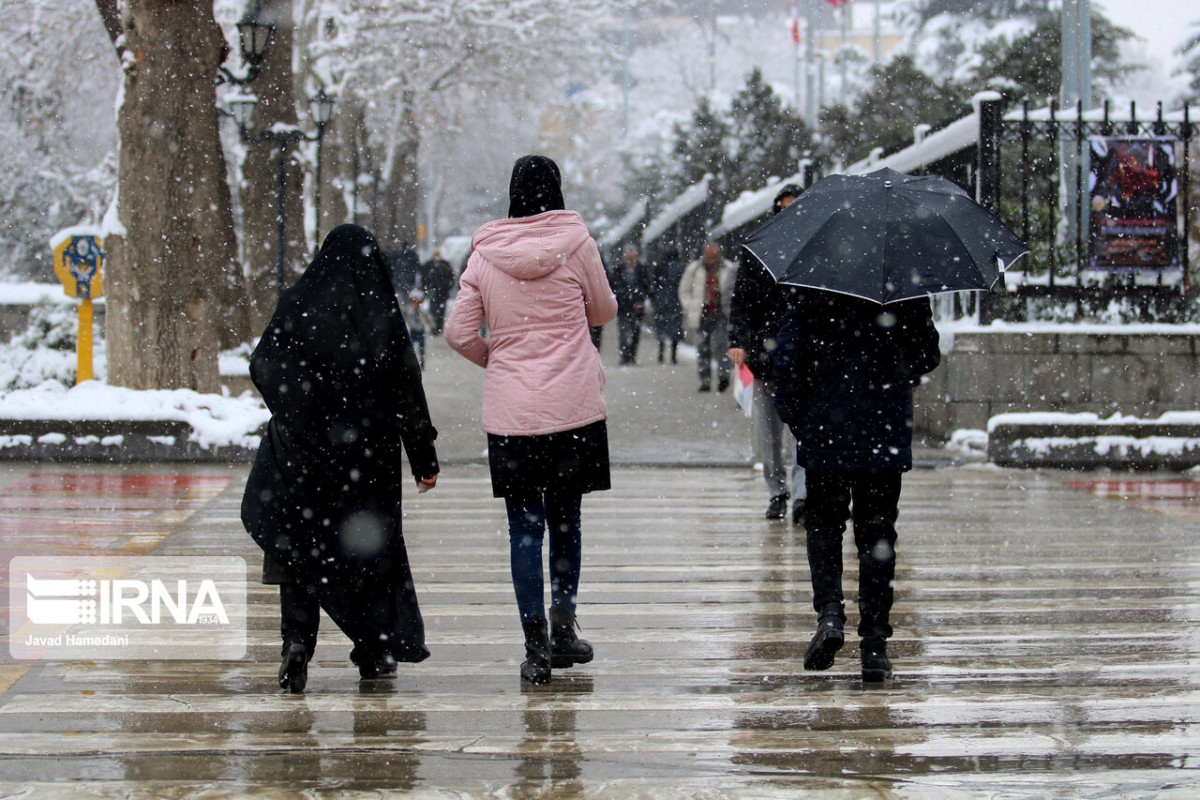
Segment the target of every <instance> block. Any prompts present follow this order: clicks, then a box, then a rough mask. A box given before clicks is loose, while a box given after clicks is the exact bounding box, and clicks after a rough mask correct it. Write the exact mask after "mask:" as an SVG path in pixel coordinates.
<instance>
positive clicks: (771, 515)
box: [763, 494, 788, 519]
mask: <svg viewBox="0 0 1200 800" xmlns="http://www.w3.org/2000/svg"><path fill="white" fill-rule="evenodd" d="M787 501H788V496H787V495H786V494H777V495H775V496H774V497H772V498H771V502H770V503H769V504H768V505H767V513H766V514H764V515H763V516H765V517H766V518H767V519H783V518H784V517H785V516H786V515H787Z"/></svg>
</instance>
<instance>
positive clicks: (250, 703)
mask: <svg viewBox="0 0 1200 800" xmlns="http://www.w3.org/2000/svg"><path fill="white" fill-rule="evenodd" d="M7 469H8V470H9V471H10V472H11V471H12V470H15V469H18V468H13V467H10V468H7ZM97 469H99V471H100V472H103V469H101V468H97ZM55 471H56V469H55V468H47V467H42V468H40V469H39V470H38V476H37V477H36V478H34V477H26V478H22V477H21V476H19V475H18V476H16V478H13V475H12V474H9V475H7V478H6V479H7V487H8V488H11V487H13V486H32V485H33V483H30V482H29V481H34V480H36V481H39V482H47V483H46V484H45V485H52V483H53V480H52V479H51V478H49V477H47V476H48V475H49V474H51V473H54V472H55ZM68 472H71V470H66V469H64V470H62V473H63V476H64V477H62V479H61V481H60V485H66V484H67V478H66V477H65V476H66V474H67V473H68ZM196 475H197V476H202V477H203V476H206V475H207V476H208V477H217V478H219V477H220V474H219V473H204V472H198V473H196ZM1077 477H1078V476H1068V475H1064V474H1055V473H1030V472H1022V473H1017V472H1007V471H1003V470H997V469H992V468H987V467H970V468H956V469H939V470H921V471H917V472H914V473H911V474H910V475H909V476H907V477H906V479H905V494H904V497H903V499H902V503H901V519H900V525H899V527H900V540H899V544H898V548H897V549H898V553H899V557H900V570H899V573H898V578H897V606H896V616H895V620H894V622H895V626H896V637H895V639H894V641H893V647H892V650H893V658H894V661H895V662H896V670H897V676H896V678H895V679H894V680H893V681H892V682H890V683H888V684H885V685H883V686H881V687H864V686H863V684H862V682H861V680H860V679H859V676H858V672H857V666H858V665H857V661H856V658H855V656H856V654H857V641H856V640H855V637H854V636H850V637H849V641H848V643H847V647H846V649H845V650H843V651H842V653H840V654H839V657H838V660H837V662H836V664H835V665H834V667H833V669H832V670H830V671H829V672H826V673H806V672H804V670H803V668H802V666H801V663H800V661H801V656H802V653H803V650H804V647H805V645H806V644H807V641H808V637H809V634H810V632H811V630H812V626H813V619H812V617H813V614H812V611H811V606H810V603H809V589H808V567H807V563H806V559H805V550H804V536H803V530H802V529H799V528H793V527H791V526H790V525H787V524H785V523H779V522H767V521H765V520H763V519H761V508H760V506H761V505H763V499H764V498H763V497H762V496H761V495H762V489H761V481H760V479H759V478H758V477H757V476H756V475H754V473H753V472H751V471H750V470H746V469H734V468H722V469H708V470H689V469H669V468H621V469H618V470H616V471H615V473H614V484H615V485H614V490H613V491H612V492H611V493H608V494H605V495H597V496H594V497H589V498H587V499H586V500H585V503H584V508H585V513H584V537H585V547H584V573H583V583H582V587H581V606H580V623H581V625H582V626H583V635H584V636H585V637H586V638H588V639H589V640H590V641H592V643H593V644H594V645H595V646H596V648H597V657H596V660H595V661H594V662H592V663H591V664H589V665H587V666H585V667H579V668H575V669H572V670H564V671H557V672H556V673H555V677H554V680H553V682H552V683H551V684H550V685H548V686H545V687H529V686H522V685H521V683H520V681H519V679H518V677H517V665H518V663H519V661H520V659H521V658H522V649H521V644H520V642H521V634H520V629H519V626H518V624H517V621H516V613H515V610H514V608H513V601H512V589H511V586H510V584H509V577H508V562H507V535H506V530H505V522H504V511H503V506H502V504H501V503H500V501H497V500H494V499H492V498H491V496H490V491H489V485H488V479H487V473H486V470H485V469H484V468H482V467H479V466H463V467H457V468H454V469H449V470H447V472H446V474H445V475H444V476H443V480H442V481H441V482H439V486H438V489H437V491H436V492H433V493H430V494H428V495H421V496H419V497H417V496H415V495H413V496H410V497H408V498H406V519H405V526H406V537H407V540H408V544H409V548H410V555H411V557H412V561H413V567H414V571H415V573H416V575H417V579H418V586H417V589H418V593H419V594H420V597H421V602H422V607H423V610H424V612H425V621H426V625H427V628H428V631H429V646H430V650H431V651H432V652H433V656H432V657H431V658H430V659H429V660H428V661H425V662H423V663H421V664H418V665H408V664H405V665H401V668H400V673H399V675H398V676H397V677H396V678H395V679H394V680H388V681H367V682H360V681H359V680H358V675H357V671H356V670H355V669H354V667H353V666H352V665H351V664H350V663H349V661H348V660H347V654H348V651H349V643H348V642H347V641H346V640H345V639H344V638H343V637H342V636H341V635H340V634H339V633H337V631H336V629H335V628H334V627H333V626H332V625H331V624H329V623H328V621H327V620H326V621H324V622H323V626H322V632H321V639H320V643H319V646H318V650H317V656H316V660H315V661H314V663H313V666H312V670H311V672H310V678H309V687H308V693H307V694H304V695H300V696H293V695H286V694H282V693H280V692H279V690H278V689H277V688H275V680H274V679H275V668H276V659H277V653H278V645H277V641H276V637H277V633H276V630H277V606H276V597H275V594H274V589H273V588H272V587H264V586H260V585H258V584H257V583H252V584H251V585H250V586H249V592H250V597H251V604H252V605H251V617H250V627H251V632H250V654H249V657H248V658H247V659H246V660H243V661H240V662H215V661H201V662H194V663H189V662H146V663H135V662H109V663H99V662H98V663H46V664H32V665H28V669H25V668H26V666H27V665H23V664H17V665H11V666H12V668H13V669H20V670H24V672H23V674H20V675H19V677H18V678H17V679H15V683H13V684H12V686H11V687H9V688H7V690H4V691H3V694H2V696H0V731H3V736H0V791H2V792H3V793H4V794H11V793H17V792H26V791H30V792H36V793H39V794H43V795H45V794H49V795H55V794H59V795H62V796H76V795H78V794H88V793H92V794H112V793H121V792H126V791H127V792H129V793H130V794H132V795H135V796H145V797H157V796H174V797H185V796H199V795H202V794H206V793H216V794H226V795H232V796H236V795H241V794H251V793H262V794H264V795H270V794H273V793H276V792H285V791H286V792H302V791H306V790H311V791H313V792H330V793H338V792H355V791H369V792H377V793H384V792H394V793H408V792H411V793H414V794H418V795H421V796H431V797H439V796H443V797H451V796H453V797H462V796H470V797H477V796H495V797H518V798H525V797H576V796H581V795H583V796H602V797H604V796H612V797H626V796H630V795H636V796H644V797H656V798H657V797H679V798H683V797H727V796H740V797H755V798H758V797H767V798H772V797H779V798H782V797H796V796H800V795H802V794H804V795H807V794H809V793H814V794H819V796H822V797H836V798H840V797H847V798H851V797H854V798H858V797H868V796H869V797H897V798H909V797H938V798H941V797H964V798H966V797H1005V798H1008V797H1030V798H1032V797H1046V796H1056V797H1077V796H1087V797H1092V796H1111V797H1151V796H1153V797H1192V796H1197V793H1200V773H1198V772H1197V766H1198V765H1200V658H1198V653H1200V613H1198V610H1200V524H1198V523H1197V522H1196V521H1195V519H1194V518H1192V517H1189V516H1187V515H1186V514H1185V515H1179V514H1174V513H1160V512H1161V508H1160V506H1159V500H1161V499H1162V498H1164V497H1166V498H1182V497H1190V498H1195V497H1196V496H1197V494H1196V493H1195V492H1194V491H1193V490H1194V486H1192V485H1188V484H1189V482H1188V481H1181V480H1179V478H1178V476H1175V477H1166V478H1164V479H1162V481H1161V482H1162V484H1163V485H1162V486H1156V485H1155V484H1157V483H1158V482H1159V481H1158V480H1156V478H1155V477H1154V476H1139V478H1138V480H1137V481H1135V483H1136V484H1137V486H1136V487H1134V488H1131V487H1126V486H1123V485H1122V486H1121V488H1117V489H1112V488H1109V487H1107V486H1099V485H1096V486H1094V485H1092V484H1088V485H1087V486H1084V485H1081V484H1080V482H1079V481H1078V480H1077ZM23 481H24V482H23ZM97 485H100V484H97ZM104 485H105V486H106V487H107V488H105V489H104V490H103V491H102V492H100V495H99V496H98V497H97V498H94V499H92V500H90V501H89V502H92V503H93V504H94V507H96V508H102V509H105V510H104V512H103V513H102V514H99V515H93V516H94V517H100V518H107V519H109V520H110V521H112V529H111V530H110V531H109V532H108V533H106V534H104V535H103V536H101V537H100V538H98V539H97V540H96V546H97V548H98V549H100V550H103V549H104V548H106V547H115V548H118V549H119V548H121V547H122V546H123V543H122V542H123V540H122V539H121V538H120V536H119V529H120V528H121V521H126V522H129V521H130V520H132V521H133V522H129V524H130V525H131V526H133V527H134V528H136V529H138V530H147V531H148V530H150V529H152V528H153V529H155V530H159V531H162V532H163V533H161V534H160V536H159V539H160V543H159V544H158V545H157V546H156V547H155V548H154V553H155V555H171V554H188V555H205V554H210V555H240V556H242V557H245V558H246V559H247V560H248V561H249V562H250V564H251V568H250V574H251V575H252V576H253V575H256V574H257V564H258V560H257V558H258V557H257V555H256V553H255V551H254V548H253V545H252V543H251V542H250V540H249V539H248V538H247V537H246V536H245V534H244V533H243V532H242V530H241V526H240V523H239V521H238V505H239V503H240V479H239V478H235V479H234V480H232V481H229V482H228V485H226V486H225V488H224V490H223V491H220V493H219V494H216V492H215V491H212V487H209V489H206V490H204V493H202V494H185V495H178V496H177V499H176V500H175V501H172V502H175V503H176V506H174V507H175V508H176V509H177V512H171V513H177V514H178V518H177V519H176V520H175V521H172V522H170V523H169V524H167V523H162V521H161V519H162V518H161V516H160V517H159V518H158V521H157V522H155V523H154V525H150V524H142V522H138V521H137V520H141V519H142V517H140V516H139V514H143V513H145V514H152V515H153V514H161V513H163V512H161V511H152V510H149V509H150V507H151V506H153V505H154V504H155V503H160V504H161V503H166V502H167V500H166V498H168V497H169V496H171V495H172V492H173V491H174V490H173V489H167V488H162V487H160V488H159V489H157V490H154V491H147V490H146V489H145V487H141V488H139V487H138V486H136V485H135V484H131V483H129V482H127V481H126V482H124V483H122V482H120V481H118V482H116V483H109V484H104ZM193 490H196V487H195V486H193ZM217 490H218V491H219V488H218V489H217ZM189 491H192V490H189ZM196 491H199V490H196ZM57 494H60V495H68V496H70V493H69V492H65V491H62V492H59V493H57ZM214 495H215V496H214ZM54 496H56V493H54V492H51V493H49V494H48V495H47V497H50V498H52V497H54ZM179 497H183V498H184V499H183V500H180V499H179ZM13 498H18V499H13ZM34 498H35V494H34V493H31V492H29V491H27V490H22V491H21V492H18V493H14V494H12V495H7V494H6V495H5V500H4V505H3V508H4V510H5V513H6V514H7V513H9V512H10V511H11V510H12V508H13V505H14V504H15V505H18V506H20V513H21V514H24V515H26V518H28V519H42V518H43V511H40V510H39V509H38V507H37V502H36V500H35V499H34ZM1114 498H1115V499H1114ZM1129 498H1136V500H1135V501H1131V500H1129ZM1147 499H1149V500H1147ZM185 500H186V502H184V501H185ZM193 500H194V501H195V503H196V507H195V508H191V506H187V503H190V502H192V501H193ZM47 502H51V501H49V500H48V501H47ZM64 502H68V501H64ZM1172 502H1174V499H1172ZM69 503H74V501H73V500H72V501H69ZM69 503H68V504H69ZM179 503H183V505H178V504H179ZM143 504H145V505H143ZM1181 505H1182V506H1184V507H1185V508H1191V506H1189V505H1188V503H1187V502H1184V503H1181ZM185 506H186V508H185ZM57 508H58V511H54V512H53V513H52V509H51V508H50V506H47V507H46V508H45V509H44V517H45V518H51V517H54V516H55V514H58V515H60V516H59V517H56V518H61V517H62V515H65V514H67V513H69V514H76V513H78V514H79V515H80V517H85V516H86V515H87V514H86V503H85V502H82V501H81V502H79V503H78V504H77V507H73V508H72V509H71V510H70V511H69V512H68V511H64V510H63V509H64V508H66V505H64V504H63V503H60V504H59V505H58V506H57ZM187 509H190V511H189V513H188V514H185V513H184V510H187ZM110 510H112V513H109V511H110ZM1188 513H1190V512H1188ZM189 514H190V515H189ZM135 523H136V524H135ZM66 527H69V526H64V528H66ZM168 534H169V535H168ZM71 535H72V536H81V535H82V534H80V533H79V530H76V531H75V532H74V533H72V534H71ZM164 537H165V538H164ZM4 541H5V546H6V547H10V548H11V547H13V546H14V543H16V542H18V541H19V537H18V536H16V535H15V533H14V531H13V529H6V532H5V540H4ZM83 541H86V540H85V539H74V540H68V546H69V547H74V546H76V545H77V544H80V543H81V542H83ZM847 553H849V551H847ZM853 563H854V560H853V559H852V558H848V559H847V566H848V574H847V585H848V586H849V587H853V586H854V580H855V578H856V575H855V573H854V570H853ZM855 617H856V614H855V612H854V611H853V610H851V620H852V622H853V621H854V620H855ZM851 629H852V627H851ZM5 674H6V673H5V672H3V671H2V669H0V690H3V689H4V679H5ZM67 781H70V782H71V783H66V782H67Z"/></svg>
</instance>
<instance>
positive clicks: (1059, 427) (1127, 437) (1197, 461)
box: [988, 422, 1200, 470]
mask: <svg viewBox="0 0 1200 800" xmlns="http://www.w3.org/2000/svg"><path fill="white" fill-rule="evenodd" d="M988 460H989V461H991V462H992V463H994V464H996V465H997V466H1001V467H1024V468H1029V467H1051V468H1056V469H1083V470H1091V469H1102V468H1108V469H1116V470H1152V469H1165V470H1186V469H1191V468H1192V467H1195V466H1200V425H1191V424H1178V423H1157V422H1121V423H1112V424H1104V423H1102V422H1099V423H1082V424H1070V423H1063V424H1052V423H1051V424H1047V423H1029V424H1022V423H1000V424H997V425H996V426H994V427H993V428H992V429H991V430H990V431H989V432H988Z"/></svg>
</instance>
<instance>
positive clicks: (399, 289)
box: [384, 242, 421, 298]
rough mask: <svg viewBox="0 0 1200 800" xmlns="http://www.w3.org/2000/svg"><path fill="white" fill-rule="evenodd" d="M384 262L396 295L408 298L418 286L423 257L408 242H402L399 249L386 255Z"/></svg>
mask: <svg viewBox="0 0 1200 800" xmlns="http://www.w3.org/2000/svg"><path fill="white" fill-rule="evenodd" d="M384 260H385V263H386V264H387V267H388V272H389V274H390V275H391V276H392V283H393V285H395V287H396V294H397V295H399V296H400V297H401V298H405V297H408V293H409V292H411V291H412V290H413V288H414V287H415V286H416V285H417V276H418V275H419V274H420V272H421V257H420V256H419V255H417V251H416V250H414V249H412V248H411V247H410V246H409V244H408V242H401V243H400V246H399V247H398V248H397V249H395V250H392V251H391V252H389V253H386V254H385V255H384Z"/></svg>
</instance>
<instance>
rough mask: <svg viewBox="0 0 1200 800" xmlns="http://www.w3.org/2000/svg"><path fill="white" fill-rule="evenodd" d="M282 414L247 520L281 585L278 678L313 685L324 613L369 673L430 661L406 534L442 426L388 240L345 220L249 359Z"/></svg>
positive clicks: (264, 452)
mask: <svg viewBox="0 0 1200 800" xmlns="http://www.w3.org/2000/svg"><path fill="white" fill-rule="evenodd" d="M250 377H251V379H252V380H253V381H254V385H255V387H256V388H257V389H258V391H259V392H260V393H261V394H262V397H263V400H264V401H265V402H266V404H267V408H269V409H270V411H271V414H272V416H271V420H270V422H269V423H268V424H267V431H266V434H265V435H264V436H263V438H262V443H261V444H260V445H259V448H258V454H257V456H256V457H255V459H254V465H253V467H252V468H251V470H250V476H249V478H248V480H247V481H246V490H245V493H244V495H243V497H242V522H243V523H244V524H245V526H246V530H247V531H248V532H249V533H250V536H251V537H252V538H253V539H254V541H255V542H256V543H257V544H258V546H259V547H261V548H262V550H263V556H264V557H263V582H264V583H277V584H279V603H280V616H281V624H280V628H281V634H282V637H283V651H282V655H283V662H282V663H281V664H280V667H279V686H280V688H284V689H289V690H290V691H292V692H303V691H304V688H305V685H306V684H307V681H308V662H309V660H310V659H311V658H312V656H313V651H314V650H315V648H316V644H317V629H318V624H319V622H320V611H321V609H324V610H325V612H326V613H327V614H328V615H329V616H330V618H331V619H332V620H333V621H334V622H335V623H336V624H337V626H338V627H339V628H341V629H342V632H343V633H345V634H346V636H348V637H349V638H350V641H351V642H352V643H353V645H354V649H353V650H351V652H350V660H351V661H353V662H354V663H355V664H356V665H358V671H359V675H360V676H361V677H363V678H377V677H380V676H383V675H387V674H391V673H394V672H395V670H396V662H397V661H423V660H424V659H426V658H428V657H429V651H428V650H427V649H426V647H425V625H424V622H423V621H422V618H421V611H420V607H419V606H418V604H417V595H416V591H415V590H414V588H413V577H412V571H411V569H410V567H409V563H408V554H407V550H406V548H405V546H404V536H403V532H402V530H401V519H402V518H403V514H402V513H401V505H400V500H401V488H402V486H403V484H404V480H403V474H404V459H403V457H402V454H401V450H404V451H405V452H407V455H408V463H409V465H410V466H411V471H412V474H413V476H414V477H415V478H416V481H417V486H418V490H419V491H424V490H427V489H432V488H433V487H434V486H436V485H437V477H438V460H437V452H436V450H435V449H434V439H436V438H437V431H436V430H435V429H434V427H433V424H432V423H431V422H430V419H429V407H428V405H427V403H426V401H425V390H424V388H423V386H422V384H421V369H420V367H419V365H418V364H417V358H416V354H415V353H414V352H413V348H412V343H411V342H410V340H409V336H408V331H407V329H406V328H405V325H404V320H403V317H402V316H401V312H400V306H399V304H398V303H397V301H396V292H395V289H394V288H393V286H392V283H391V281H390V279H389V276H388V273H387V267H386V265H385V263H384V260H383V256H382V254H381V253H380V251H379V247H378V246H377V244H376V242H375V237H374V236H372V235H371V234H370V233H369V232H367V231H366V230H364V229H362V228H360V227H358V226H357V225H339V226H338V227H337V228H334V229H333V231H331V232H330V234H329V236H328V237H326V239H325V242H324V244H322V246H321V249H320V250H319V251H318V252H317V255H316V256H315V257H314V258H313V261H312V263H311V264H310V265H309V267H308V269H306V270H305V271H304V274H303V275H301V276H300V279H299V280H297V281H296V283H295V284H294V285H292V286H290V287H288V288H287V289H285V290H284V292H283V294H282V295H281V296H280V298H279V303H278V305H277V306H276V308H275V313H274V315H273V316H272V317H271V322H270V324H269V325H268V326H267V329H266V331H265V332H264V333H263V335H262V338H261V339H260V340H259V343H258V346H257V347H255V349H254V353H253V354H252V355H251V357H250Z"/></svg>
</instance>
